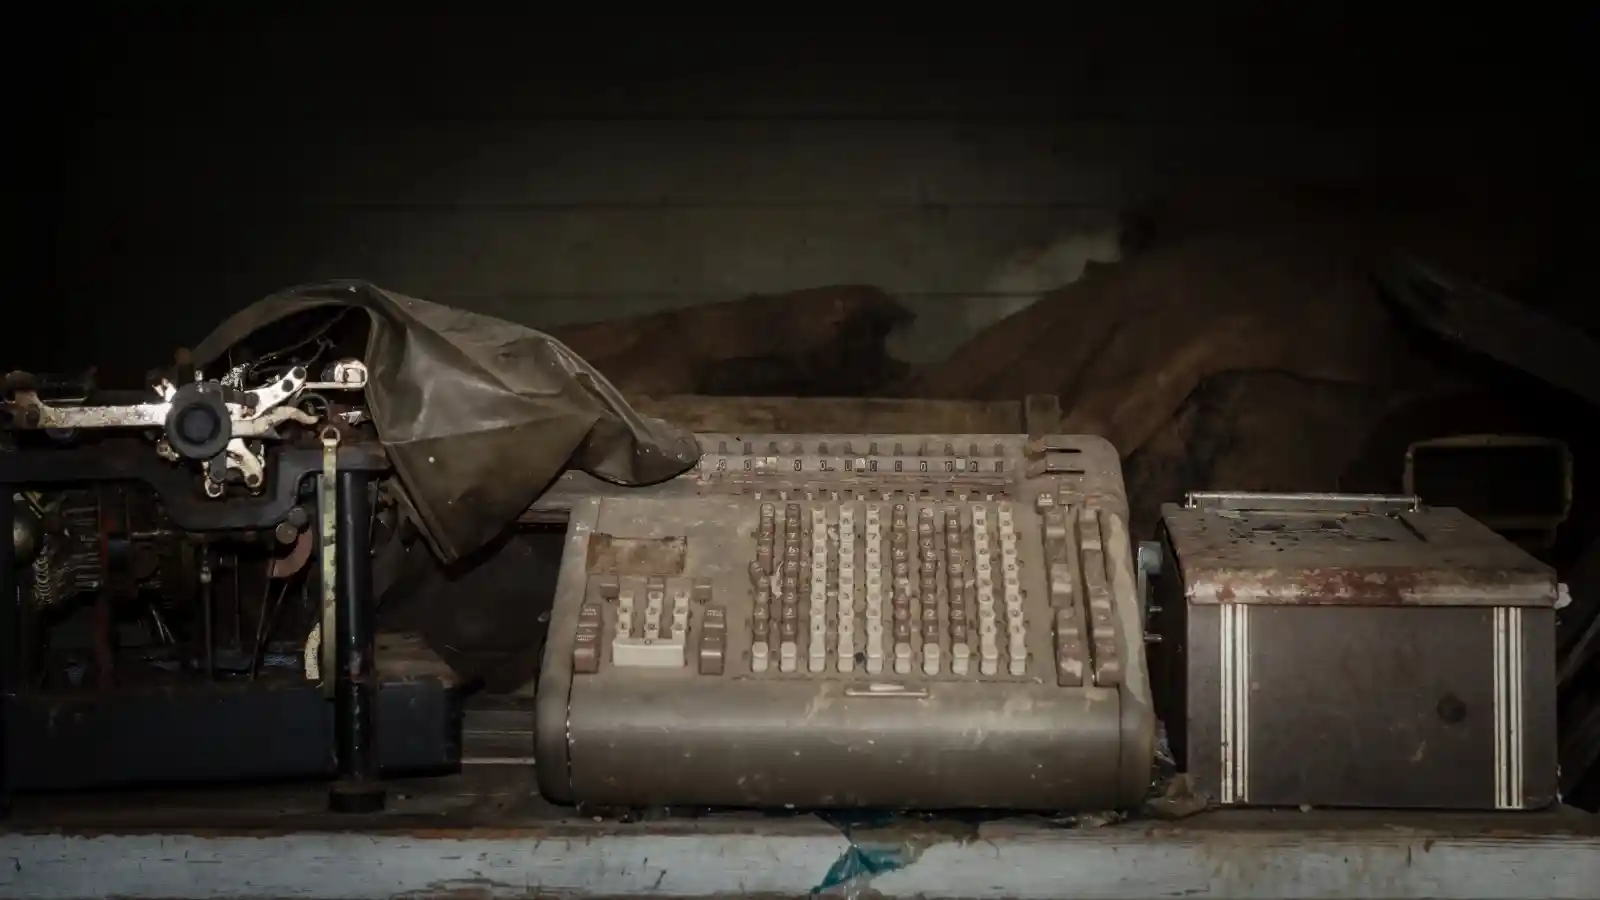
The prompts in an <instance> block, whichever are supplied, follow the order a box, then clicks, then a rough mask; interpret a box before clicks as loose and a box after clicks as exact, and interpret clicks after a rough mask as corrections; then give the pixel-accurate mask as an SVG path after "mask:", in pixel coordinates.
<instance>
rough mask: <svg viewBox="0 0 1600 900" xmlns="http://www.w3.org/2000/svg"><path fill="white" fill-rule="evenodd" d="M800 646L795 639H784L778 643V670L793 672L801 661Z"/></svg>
mask: <svg viewBox="0 0 1600 900" xmlns="http://www.w3.org/2000/svg"><path fill="white" fill-rule="evenodd" d="M799 655H800V648H799V647H797V646H796V645H795V642H794V641H784V642H783V643H782V644H779V645H778V671H780V672H793V671H794V670H795V665H796V664H797V663H798V662H799V659H798V657H799Z"/></svg>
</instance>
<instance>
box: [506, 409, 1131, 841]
mask: <svg viewBox="0 0 1600 900" xmlns="http://www.w3.org/2000/svg"><path fill="white" fill-rule="evenodd" d="M701 445H702V448H703V449H704V450H705V454H704V456H703V458H702V459H701V461H700V463H699V465H698V467H697V468H696V469H695V470H693V471H691V472H689V473H687V474H685V475H684V476H681V477H680V478H677V479H675V480H673V481H670V482H667V483H666V484H663V485H660V486H657V487H655V488H646V489H632V490H630V491H629V492H627V494H626V495H625V496H624V495H621V493H620V492H618V491H616V490H614V489H611V488H609V487H607V486H604V485H602V484H601V483H600V482H597V481H594V480H593V479H588V478H584V477H582V476H568V477H567V478H565V479H563V481H562V482H561V483H560V484H559V485H557V486H556V488H555V489H554V490H552V491H550V492H549V493H547V494H546V495H545V497H543V498H542V499H541V501H540V504H539V505H538V507H536V509H535V513H536V514H540V513H542V514H543V515H545V516H547V517H553V516H559V515H562V514H563V513H565V514H566V516H568V517H570V518H569V525H568V530H567V543H566V548H565V552H564V555H563V560H562V568H561V574H560V580H559V585H558V587H557V594H556V600H555V605H554V609H553V613H552V617H551V628H550V637H549V643H548V645H547V649H546V653H545V657H544V662H543V669H542V673H541V678H540V682H539V685H538V689H537V701H536V702H537V710H538V712H537V718H538V722H537V742H538V749H537V756H538V764H537V765H538V775H539V782H540V786H541V789H542V791H543V792H544V794H545V795H546V796H547V797H549V798H551V799H555V800H560V801H568V802H572V801H577V802H587V803H593V804H616V805H671V804H705V805H715V806H746V807H756V806H764V807H771V806H784V805H788V806H793V807H821V806H828V807H852V806H854V807H869V806H893V807H920V808H985V807H987V808H1009V809H1062V808H1071V807H1079V808H1083V807H1115V806H1126V805H1128V804H1131V803H1135V802H1137V801H1138V800H1139V799H1140V798H1141V797H1142V796H1143V795H1144V793H1145V791H1146V790H1147V788H1148V785H1149V782H1150V766H1151V760H1152V755H1153V739H1154V728H1155V725H1154V717H1153V714H1152V704H1151V698H1150V694H1149V685H1148V678H1147V675H1146V669H1145V659H1144V642H1143V627H1142V618H1143V613H1142V610H1141V603H1140V599H1139V596H1138V589H1137V587H1136V585H1137V578H1136V575H1135V570H1134V562H1133V559H1132V556H1131V552H1130V542H1129V537H1128V531H1127V509H1126V500H1125V498H1124V494H1123V485H1122V480H1121V475H1120V468H1119V465H1118V458H1117V454H1116V452H1115V450H1114V449H1113V448H1112V447H1111V446H1110V445H1109V444H1108V443H1106V442H1105V441H1103V440H1101V439H1099V438H1093V437H1076V436H1057V437H1047V438H1042V439H1036V440H1033V441H1031V442H1030V441H1028V440H1027V439H1026V438H1024V437H1021V436H1015V435H960V436H937V435H935V436H906V435H899V436H893V435H881V436H874V435H809V436H794V435H788V436H783V437H781V438H779V437H776V436H734V435H702V436H701Z"/></svg>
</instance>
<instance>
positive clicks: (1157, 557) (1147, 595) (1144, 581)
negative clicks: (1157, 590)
mask: <svg viewBox="0 0 1600 900" xmlns="http://www.w3.org/2000/svg"><path fill="white" fill-rule="evenodd" d="M1135 549H1136V551H1137V553H1136V554H1135V560H1134V561H1135V562H1136V563H1138V565H1137V566H1135V569H1136V570H1137V572H1138V580H1139V606H1140V608H1141V609H1143V610H1144V614H1145V618H1147V619H1148V618H1149V617H1150V613H1152V612H1157V610H1156V609H1155V608H1154V607H1152V606H1151V601H1152V600H1153V599H1154V598H1153V597H1152V596H1151V591H1150V582H1151V581H1152V580H1154V579H1156V578H1159V577H1161V544H1160V543H1159V542H1157V541H1141V542H1139V545H1138V547H1137V548H1135Z"/></svg>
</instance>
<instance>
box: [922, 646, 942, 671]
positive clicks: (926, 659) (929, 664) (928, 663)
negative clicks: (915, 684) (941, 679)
mask: <svg viewBox="0 0 1600 900" xmlns="http://www.w3.org/2000/svg"><path fill="white" fill-rule="evenodd" d="M922 674H924V675H937V674H939V645H938V644H924V645H923V646H922Z"/></svg>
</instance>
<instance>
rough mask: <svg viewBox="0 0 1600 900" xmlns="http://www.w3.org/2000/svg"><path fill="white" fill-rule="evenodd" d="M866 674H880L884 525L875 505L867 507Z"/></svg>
mask: <svg viewBox="0 0 1600 900" xmlns="http://www.w3.org/2000/svg"><path fill="white" fill-rule="evenodd" d="M866 557H867V583H866V592H867V673H868V674H871V675H877V674H878V673H880V672H882V671H883V586H884V579H883V522H882V520H881V519H880V518H879V507H878V504H876V503H873V504H869V505H868V506H867V551H866Z"/></svg>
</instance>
